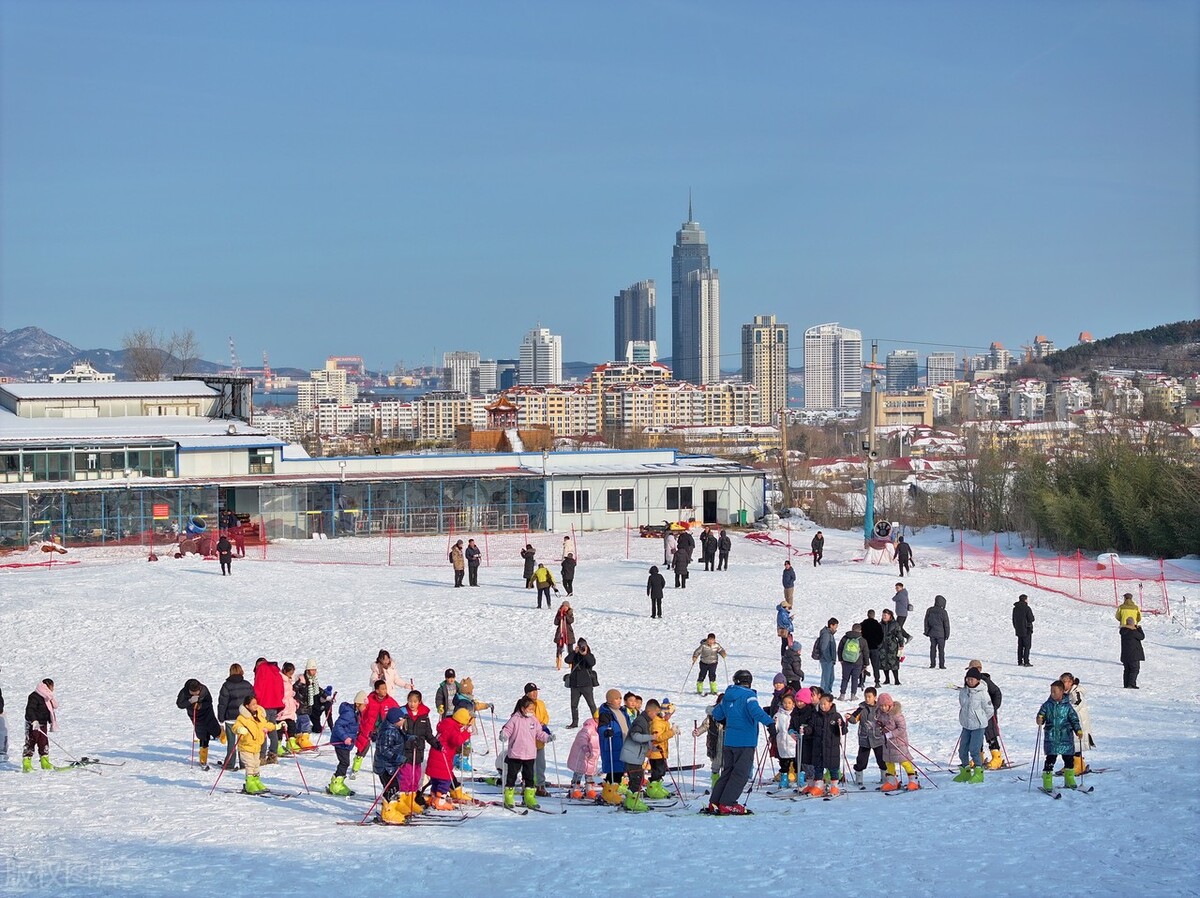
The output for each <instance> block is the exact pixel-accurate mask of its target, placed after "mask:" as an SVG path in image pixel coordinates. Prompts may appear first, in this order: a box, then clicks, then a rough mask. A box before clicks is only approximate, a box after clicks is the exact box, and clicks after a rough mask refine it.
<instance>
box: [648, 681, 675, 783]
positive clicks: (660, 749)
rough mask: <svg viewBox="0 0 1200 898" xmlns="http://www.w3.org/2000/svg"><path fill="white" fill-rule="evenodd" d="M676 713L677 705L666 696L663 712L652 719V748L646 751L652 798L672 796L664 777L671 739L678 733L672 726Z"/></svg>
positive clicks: (663, 702)
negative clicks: (672, 718) (673, 716)
mask: <svg viewBox="0 0 1200 898" xmlns="http://www.w3.org/2000/svg"><path fill="white" fill-rule="evenodd" d="M674 713H675V706H674V705H672V704H671V702H670V700H669V699H665V698H664V699H663V701H662V711H661V713H660V714H659V716H658V717H656V718H654V719H652V720H651V721H650V749H649V751H647V752H646V760H647V761H649V762H650V784H649V785H648V786H647V787H646V797H647V798H650V799H662V798H670V797H671V793H670V792H668V791H667V788H666V786H664V785H663V777H664V776H666V775H667V759H668V758H669V757H670V754H671V739H673V738H674V737H675V734H676V730H675V728H674V727H673V726H671V716H672V715H673V714H674Z"/></svg>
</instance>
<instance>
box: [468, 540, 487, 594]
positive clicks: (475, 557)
mask: <svg viewBox="0 0 1200 898" xmlns="http://www.w3.org/2000/svg"><path fill="white" fill-rule="evenodd" d="M482 556H483V553H482V552H480V551H479V546H477V545H475V540H473V539H469V540H467V547H466V548H465V549H463V557H464V558H465V559H466V560H467V585H468V586H478V585H479V561H480V559H481V558H482Z"/></svg>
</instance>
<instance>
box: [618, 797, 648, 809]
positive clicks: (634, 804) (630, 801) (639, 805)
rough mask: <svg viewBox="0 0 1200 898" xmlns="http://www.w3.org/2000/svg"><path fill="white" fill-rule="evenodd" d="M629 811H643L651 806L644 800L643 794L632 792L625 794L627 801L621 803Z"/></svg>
mask: <svg viewBox="0 0 1200 898" xmlns="http://www.w3.org/2000/svg"><path fill="white" fill-rule="evenodd" d="M621 806H622V807H623V808H625V810H627V811H635V812H638V813H640V812H642V811H648V810H650V806H649V805H648V804H646V802H644V801H642V799H641V796H639V795H638V794H637V793H635V792H630V793H629V794H628V795H626V796H625V801H624V803H623V804H622V805H621Z"/></svg>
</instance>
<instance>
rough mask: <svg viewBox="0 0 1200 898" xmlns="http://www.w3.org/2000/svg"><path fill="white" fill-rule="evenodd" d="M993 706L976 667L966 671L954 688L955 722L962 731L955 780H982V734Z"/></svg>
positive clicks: (957, 781)
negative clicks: (963, 682)
mask: <svg viewBox="0 0 1200 898" xmlns="http://www.w3.org/2000/svg"><path fill="white" fill-rule="evenodd" d="M993 713H995V709H994V708H993V707H992V699H991V697H990V696H989V695H988V691H987V687H986V686H984V685H983V676H982V674H981V673H980V671H979V670H978V669H977V668H974V667H972V668H971V669H970V670H968V671H967V676H966V686H965V687H964V688H962V689H960V690H958V722H959V725H960V726H961V727H962V733H961V734H960V736H959V740H958V760H959V763H960V764H961V765H962V769H961V770H959V771H958V776H956V777H954V782H956V783H966V782H971V783H982V782H983V769H984V768H983V733H984V731H985V730H986V729H987V726H988V721H990V720H991V719H992V714H993Z"/></svg>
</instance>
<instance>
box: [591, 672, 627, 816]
mask: <svg viewBox="0 0 1200 898" xmlns="http://www.w3.org/2000/svg"><path fill="white" fill-rule="evenodd" d="M628 734H629V717H628V716H627V715H626V714H625V708H624V707H622V705H621V690H619V689H610V690H608V692H606V693H605V694H604V704H603V705H601V706H600V712H599V714H598V715H597V717H596V735H597V736H598V737H599V739H600V768H601V770H603V772H604V801H605V802H606V803H607V804H617V803H618V802H619V801H620V798H619V795H618V792H619V788H620V785H621V776H622V774H623V773H624V772H625V767H624V765H623V764H622V763H621V749H622V748H623V747H624V745H625V737H626V736H627V735H628Z"/></svg>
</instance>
